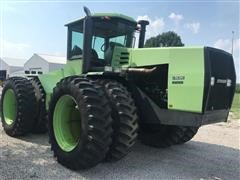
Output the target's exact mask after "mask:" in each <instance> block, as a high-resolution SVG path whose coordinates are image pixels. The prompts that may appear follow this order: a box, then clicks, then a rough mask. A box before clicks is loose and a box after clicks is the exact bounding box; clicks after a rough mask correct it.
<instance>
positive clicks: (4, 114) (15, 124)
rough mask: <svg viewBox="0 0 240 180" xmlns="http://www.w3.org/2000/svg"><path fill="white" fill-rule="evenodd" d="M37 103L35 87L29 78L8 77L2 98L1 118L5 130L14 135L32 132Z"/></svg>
mask: <svg viewBox="0 0 240 180" xmlns="http://www.w3.org/2000/svg"><path fill="white" fill-rule="evenodd" d="M36 105H37V102H36V99H35V95H34V88H33V86H32V84H31V82H30V81H29V80H27V79H26V78H22V77H13V78H10V79H8V80H7V81H6V83H5V86H4V88H3V91H2V98H1V120H2V126H3V129H4V130H5V132H6V133H7V134H8V135H9V136H13V137H17V136H22V135H24V134H26V133H28V132H30V131H31V130H32V128H33V125H34V119H35V115H36Z"/></svg>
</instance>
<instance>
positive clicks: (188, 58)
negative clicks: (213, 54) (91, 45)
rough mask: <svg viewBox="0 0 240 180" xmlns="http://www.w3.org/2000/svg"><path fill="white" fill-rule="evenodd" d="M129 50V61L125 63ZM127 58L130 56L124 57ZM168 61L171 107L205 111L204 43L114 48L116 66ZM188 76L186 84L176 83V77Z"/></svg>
mask: <svg viewBox="0 0 240 180" xmlns="http://www.w3.org/2000/svg"><path fill="white" fill-rule="evenodd" d="M122 52H123V55H122V57H124V56H126V52H128V53H129V55H128V56H129V58H128V63H121V61H122V60H121V59H120V57H121V53H122ZM124 60H125V61H126V58H125V59H124ZM161 64H168V68H169V69H168V109H174V110H181V111H189V112H197V113H201V112H202V103H203V90H204V47H170V48H140V49H127V48H122V47H117V48H115V50H114V55H113V61H112V66H113V67H119V66H121V67H122V68H126V67H134V68H137V67H146V66H157V65H161ZM179 76H181V77H184V81H183V84H173V83H172V82H173V78H174V77H179Z"/></svg>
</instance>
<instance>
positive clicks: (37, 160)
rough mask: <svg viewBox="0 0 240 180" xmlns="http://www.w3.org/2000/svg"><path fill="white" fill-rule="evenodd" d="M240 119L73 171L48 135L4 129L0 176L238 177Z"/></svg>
mask: <svg viewBox="0 0 240 180" xmlns="http://www.w3.org/2000/svg"><path fill="white" fill-rule="evenodd" d="M239 138H240V120H233V121H230V122H228V123H219V124H214V125H208V126H203V127H202V128H200V130H199V132H198V134H197V135H196V136H195V137H194V139H193V140H192V141H190V142H189V143H186V144H184V145H178V146H173V147H170V148H167V149H156V148H152V147H148V146H145V145H142V144H141V143H140V142H138V143H137V144H136V145H135V147H134V148H133V151H132V152H131V153H130V154H129V155H128V156H127V157H126V158H124V159H122V160H120V161H118V162H116V163H102V164H99V165H98V166H96V167H95V168H92V169H89V170H84V171H77V172H74V171H71V170H68V169H66V168H65V167H63V166H61V165H60V164H58V163H57V162H56V160H55V159H54V158H53V154H52V152H51V151H50V147H49V144H48V136H47V134H45V135H32V134H30V135H28V136H26V137H23V138H20V139H15V138H11V137H9V136H7V135H6V134H5V133H4V131H3V130H2V127H1V128H0V179H1V180H5V179H216V180H219V179H228V180H231V179H232V180H236V179H239V178H240V139H239Z"/></svg>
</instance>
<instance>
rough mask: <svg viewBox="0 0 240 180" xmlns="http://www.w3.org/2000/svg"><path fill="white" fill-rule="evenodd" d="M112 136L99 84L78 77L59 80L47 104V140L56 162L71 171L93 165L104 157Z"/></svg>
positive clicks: (108, 112) (104, 98)
mask: <svg viewBox="0 0 240 180" xmlns="http://www.w3.org/2000/svg"><path fill="white" fill-rule="evenodd" d="M111 136H112V119H111V116H110V106H109V103H108V100H107V98H106V97H105V93H104V91H103V89H102V87H100V86H98V85H96V84H95V82H93V81H91V80H88V79H86V78H81V77H68V78H64V79H63V80H62V81H60V82H59V83H58V84H57V86H56V87H55V88H54V90H53V95H52V98H51V102H50V106H49V142H50V144H51V149H52V151H53V152H54V156H55V157H56V158H57V160H58V162H59V163H61V164H62V165H64V166H66V167H67V168H70V169H73V170H79V169H85V168H90V167H93V166H95V165H97V164H98V163H99V162H101V161H102V160H104V159H105V156H106V153H107V152H108V150H109V146H110V144H111Z"/></svg>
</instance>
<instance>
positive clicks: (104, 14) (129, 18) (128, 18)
mask: <svg viewBox="0 0 240 180" xmlns="http://www.w3.org/2000/svg"><path fill="white" fill-rule="evenodd" d="M105 16H107V17H110V18H111V17H112V18H121V19H124V20H126V21H130V22H132V23H137V22H136V21H135V20H134V19H133V18H131V17H129V16H125V15H123V14H118V13H94V14H92V15H91V17H105ZM84 18H85V17H82V18H79V19H76V20H73V21H70V22H69V23H67V24H65V26H69V25H71V24H74V23H77V22H80V21H83V20H84Z"/></svg>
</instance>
